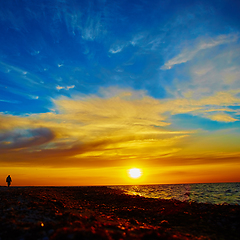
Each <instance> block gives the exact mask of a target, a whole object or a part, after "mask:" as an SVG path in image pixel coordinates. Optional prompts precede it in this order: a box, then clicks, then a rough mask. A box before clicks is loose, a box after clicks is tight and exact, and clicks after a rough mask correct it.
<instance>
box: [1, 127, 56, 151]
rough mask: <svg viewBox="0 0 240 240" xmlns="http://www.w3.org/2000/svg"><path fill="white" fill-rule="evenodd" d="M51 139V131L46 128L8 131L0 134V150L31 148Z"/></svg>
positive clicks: (52, 135) (52, 136) (52, 137)
mask: <svg viewBox="0 0 240 240" xmlns="http://www.w3.org/2000/svg"><path fill="white" fill-rule="evenodd" d="M53 139H54V134H53V132H52V131H51V130H50V129H47V128H36V129H29V130H13V131H8V132H4V133H1V134H0V150H4V149H7V150H14V149H23V148H32V147H34V146H39V145H42V144H45V143H48V142H50V141H51V140H53Z"/></svg>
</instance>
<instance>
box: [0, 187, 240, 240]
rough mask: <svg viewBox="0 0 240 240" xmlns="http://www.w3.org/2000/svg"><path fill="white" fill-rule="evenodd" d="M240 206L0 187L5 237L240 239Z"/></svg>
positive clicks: (0, 225)
mask: <svg viewBox="0 0 240 240" xmlns="http://www.w3.org/2000/svg"><path fill="white" fill-rule="evenodd" d="M239 229H240V206H239V205H236V206H232V205H212V204H203V203H187V202H180V201H175V200H161V199H151V198H143V197H140V196H130V195H126V194H123V193H122V192H121V191H119V190H115V189H109V188H107V187H25V188H24V187H19V188H18V187H10V188H9V189H8V188H7V187H0V240H5V239H11V240H15V239H19V240H24V239H26V240H28V239H29V240H30V239H31V240H32V239H36V240H38V239H41V240H60V239H61V240H64V239H131V240H132V239H144V240H151V239H216V240H221V239H228V240H229V239H238V240H239V239H240V230H239Z"/></svg>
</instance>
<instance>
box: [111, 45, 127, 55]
mask: <svg viewBox="0 0 240 240" xmlns="http://www.w3.org/2000/svg"><path fill="white" fill-rule="evenodd" d="M124 47H125V46H124V45H115V46H113V47H111V48H110V49H109V52H110V53H112V54H116V53H119V52H121V51H122V50H123V48H124Z"/></svg>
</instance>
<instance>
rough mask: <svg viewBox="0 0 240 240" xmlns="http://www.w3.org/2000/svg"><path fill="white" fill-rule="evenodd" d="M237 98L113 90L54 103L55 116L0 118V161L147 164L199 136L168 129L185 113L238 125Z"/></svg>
mask: <svg viewBox="0 0 240 240" xmlns="http://www.w3.org/2000/svg"><path fill="white" fill-rule="evenodd" d="M237 92H238V91H237V90H236V91H235V92H227V91H226V92H221V93H219V94H216V95H214V96H211V97H205V98H202V99H199V100H194V99H186V98H182V99H165V100H159V99H154V98H152V97H150V96H148V95H147V93H146V92H144V91H133V90H131V89H119V88H116V87H112V88H106V89H104V88H102V89H100V91H99V93H98V95H89V96H84V95H82V96H75V97H72V98H68V97H63V96H62V97H60V98H57V99H54V100H53V104H54V106H55V107H54V111H53V112H49V113H40V114H29V115H26V116H21V117H20V116H13V115H10V114H0V133H1V140H0V141H1V145H0V146H1V149H2V150H1V151H2V154H3V157H2V158H1V160H0V161H1V162H8V161H10V162H15V163H16V162H17V163H19V164H20V163H22V162H24V163H26V162H27V163H28V164H30V165H41V166H42V165H48V166H54V167H57V166H58V167H59V166H62V167H63V166H64V167H68V166H69V167H70V166H71V167H73V166H90V165H91V164H93V163H94V164H96V166H102V167H104V166H116V165H119V164H126V162H129V159H132V161H135V160H136V159H138V160H139V161H143V162H146V161H150V159H158V158H159V157H161V158H170V157H174V156H176V155H177V154H178V153H179V152H181V151H182V149H183V148H185V147H186V146H185V145H188V144H192V142H191V141H189V139H192V137H193V136H195V135H197V134H198V133H197V132H198V131H195V130H192V131H183V130H176V129H171V116H172V115H176V114H183V113H184V114H191V115H194V116H200V117H205V118H208V119H210V120H212V121H220V122H226V123H227V122H233V121H237V118H236V117H234V114H235V112H234V111H232V112H231V111H230V109H228V106H233V105H235V106H240V102H239V98H237V97H236V94H237ZM235 116H236V115H235ZM19 129H21V130H19ZM194 141H195V140H193V142H194ZM9 149H15V150H17V152H15V151H12V152H10V151H8V150H9ZM16 156H17V160H14V159H15V157H16ZM11 159H12V160H11ZM21 159H22V160H21ZM26 159H27V160H26ZM30 159H31V162H30ZM134 159H135V160H134ZM169 164H170V163H169Z"/></svg>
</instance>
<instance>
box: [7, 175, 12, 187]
mask: <svg viewBox="0 0 240 240" xmlns="http://www.w3.org/2000/svg"><path fill="white" fill-rule="evenodd" d="M6 182H7V185H8V187H9V186H10V185H11V182H12V179H11V177H10V175H8V176H7V178H6Z"/></svg>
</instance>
